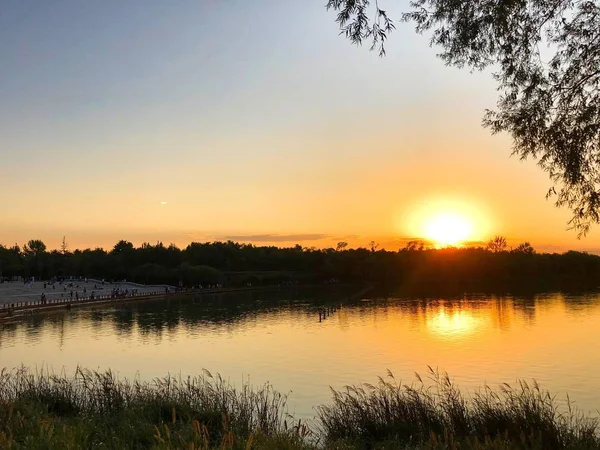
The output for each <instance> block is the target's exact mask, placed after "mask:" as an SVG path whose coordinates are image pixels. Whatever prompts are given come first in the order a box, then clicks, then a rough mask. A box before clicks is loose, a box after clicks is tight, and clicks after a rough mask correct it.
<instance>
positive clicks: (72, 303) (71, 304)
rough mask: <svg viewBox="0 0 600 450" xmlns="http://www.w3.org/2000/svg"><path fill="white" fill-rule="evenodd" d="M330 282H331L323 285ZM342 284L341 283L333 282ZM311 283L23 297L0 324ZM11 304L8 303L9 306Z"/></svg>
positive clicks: (1, 311)
mask: <svg viewBox="0 0 600 450" xmlns="http://www.w3.org/2000/svg"><path fill="white" fill-rule="evenodd" d="M325 286H332V285H325ZM336 286H343V285H336ZM311 287H323V286H322V285H298V286H249V287H240V288H207V289H190V290H185V291H176V292H163V291H155V292H146V293H137V294H133V295H129V296H127V297H112V296H110V295H106V296H99V297H96V298H94V299H89V298H87V299H80V300H72V299H63V298H59V299H49V300H47V302H46V303H45V304H42V302H41V301H40V300H36V301H24V302H14V303H4V304H1V305H0V324H3V323H7V322H11V321H13V320H19V319H22V318H23V317H27V316H31V315H33V314H38V313H45V312H50V311H56V310H61V309H63V310H64V309H66V310H70V309H72V308H77V307H79V308H82V307H91V306H102V305H113V304H120V303H126V302H131V301H144V300H158V299H164V298H168V297H181V296H190V295H214V294H227V293H232V292H252V291H265V290H274V289H277V290H278V289H286V288H311ZM373 288H374V286H373V285H368V286H366V287H364V288H362V289H360V290H359V291H357V292H355V293H354V294H352V295H350V296H348V297H347V298H346V300H351V299H354V298H356V297H358V296H361V295H364V294H366V293H367V292H369V291H370V290H372V289H373ZM11 305H12V306H11Z"/></svg>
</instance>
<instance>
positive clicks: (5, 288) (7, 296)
mask: <svg viewBox="0 0 600 450" xmlns="http://www.w3.org/2000/svg"><path fill="white" fill-rule="evenodd" d="M70 283H72V284H73V285H72V286H70ZM44 285H45V286H46V287H44ZM113 289H119V290H120V291H125V290H128V291H130V292H131V291H132V290H137V293H138V294H144V293H151V292H158V291H164V289H165V286H164V285H140V284H137V283H129V282H118V283H106V282H105V283H104V285H103V284H102V282H101V281H99V280H92V279H88V280H87V282H86V281H84V280H81V281H79V280H68V281H65V282H64V283H63V284H62V285H61V284H59V283H56V284H55V285H54V287H53V286H52V284H50V283H48V282H46V283H45V282H43V281H35V282H33V283H29V284H24V283H23V282H22V281H9V282H4V283H0V304H5V303H16V302H30V301H37V300H40V299H41V297H42V293H45V294H46V298H47V299H48V300H53V299H59V298H64V299H67V298H70V296H71V291H73V298H75V297H76V295H79V297H80V298H82V297H89V296H90V294H91V293H92V292H94V294H95V295H96V296H105V295H110V293H111V292H112V290H113Z"/></svg>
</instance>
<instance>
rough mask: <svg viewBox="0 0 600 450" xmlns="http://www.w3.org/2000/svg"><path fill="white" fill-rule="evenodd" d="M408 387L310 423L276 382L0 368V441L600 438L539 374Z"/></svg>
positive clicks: (549, 445)
mask: <svg viewBox="0 0 600 450" xmlns="http://www.w3.org/2000/svg"><path fill="white" fill-rule="evenodd" d="M430 376H431V378H430V380H431V383H429V384H428V385H426V384H425V383H422V384H418V385H415V386H411V387H409V386H405V385H401V384H400V383H397V382H396V381H395V380H394V379H393V377H391V374H390V376H388V377H387V378H386V379H385V380H383V379H382V380H380V382H379V384H377V385H376V386H355V387H349V388H347V390H345V391H342V392H338V391H333V398H332V400H331V401H330V402H329V403H328V404H326V405H322V406H318V407H317V408H316V414H317V415H316V417H315V420H314V422H311V423H302V422H298V421H295V420H294V419H293V418H292V417H290V416H289V415H288V414H287V400H288V398H287V397H286V396H285V395H282V394H280V393H279V392H277V391H276V390H275V389H274V388H273V387H272V386H270V385H268V384H267V385H264V386H262V387H258V388H252V387H251V386H248V385H243V386H239V387H237V388H236V387H235V386H233V385H231V384H229V383H228V382H226V381H225V380H223V379H222V378H221V377H220V376H218V375H216V376H213V375H212V374H210V373H209V372H206V371H205V372H204V373H203V374H202V375H201V376H198V377H195V378H186V379H178V378H173V377H166V378H162V379H156V380H154V381H153V382H151V383H145V382H141V381H139V380H137V379H135V380H120V379H118V378H117V376H116V375H115V374H114V373H112V372H110V371H109V372H93V371H88V370H84V369H78V370H77V371H76V372H75V374H74V375H73V376H66V375H64V374H62V375H54V374H50V373H34V372H30V371H28V370H27V369H25V368H21V369H15V370H12V371H9V370H6V369H4V370H3V371H2V372H1V373H0V448H6V449H33V448H43V449H48V450H54V449H57V450H58V449H61V450H62V449H68V448H71V449H79V448H100V447H102V448H114V449H121V448H128V449H184V448H185V449H204V450H211V449H229V450H234V449H236V450H237V449H240V450H242V449H265V450H285V449H287V450H316V449H332V450H342V449H345V450H359V449H380V450H384V449H420V448H423V449H440V450H441V449H461V448H468V449H490V450H492V449H535V450H538V449H540V450H541V449H544V450H559V449H598V448H600V436H599V434H598V425H597V422H596V421H595V420H594V419H591V418H586V417H584V416H582V415H579V414H578V413H576V412H574V411H559V408H558V406H557V402H555V400H554V398H553V397H552V396H551V395H550V394H549V393H547V392H545V391H544V390H542V389H541V388H539V386H538V385H537V384H533V385H528V384H526V383H524V382H521V383H519V384H518V386H517V387H515V388H512V387H509V386H503V387H502V388H501V389H499V390H491V389H487V390H483V391H481V392H480V393H479V394H475V395H474V396H472V397H470V398H468V399H467V398H465V397H463V395H462V394H461V392H460V391H459V390H458V389H457V388H456V386H454V385H453V384H452V383H451V381H450V379H449V378H448V377H447V375H444V374H437V373H434V372H432V373H430Z"/></svg>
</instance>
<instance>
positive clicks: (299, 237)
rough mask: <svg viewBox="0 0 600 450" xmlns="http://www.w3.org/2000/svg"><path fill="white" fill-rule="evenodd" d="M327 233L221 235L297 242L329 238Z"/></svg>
mask: <svg viewBox="0 0 600 450" xmlns="http://www.w3.org/2000/svg"><path fill="white" fill-rule="evenodd" d="M330 238H331V236H330V235H328V234H319V233H313V234H241V235H234V236H223V239H224V240H228V241H238V242H239V241H241V242H299V241H319V240H322V239H330Z"/></svg>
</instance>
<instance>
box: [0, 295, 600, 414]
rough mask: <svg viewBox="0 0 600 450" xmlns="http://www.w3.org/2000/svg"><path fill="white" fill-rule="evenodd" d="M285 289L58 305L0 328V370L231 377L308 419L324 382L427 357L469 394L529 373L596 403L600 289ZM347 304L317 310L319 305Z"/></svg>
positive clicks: (599, 393) (418, 367)
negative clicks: (361, 292) (352, 294)
mask: <svg viewBox="0 0 600 450" xmlns="http://www.w3.org/2000/svg"><path fill="white" fill-rule="evenodd" d="M347 294H348V292H344V291H343V290H341V289H340V288H330V289H327V290H314V289H288V290H272V291H263V292H258V291H253V292H245V293H236V294H233V293H232V294H219V295H212V296H204V297H195V298H192V297H171V298H169V299H165V300H154V301H146V302H136V303H124V304H120V305H117V306H114V307H110V308H103V309H96V310H94V309H75V310H72V311H64V312H55V313H52V314H47V315H39V316H33V317H29V318H27V319H23V320H22V321H19V322H15V323H10V324H3V325H0V367H8V368H12V367H15V366H19V365H21V363H23V364H25V365H27V366H30V367H32V368H35V367H37V368H40V367H45V368H51V369H52V370H53V371H54V372H59V371H61V370H62V369H65V370H66V372H67V373H72V372H73V371H74V369H75V367H76V366H77V365H81V366H83V367H86V368H91V369H98V368H99V369H108V368H110V369H112V370H113V371H115V372H117V373H118V375H119V377H132V376H139V377H140V378H142V379H151V378H153V377H157V376H164V375H166V374H167V373H170V374H175V375H179V374H181V375H184V376H186V375H189V374H191V375H195V374H200V373H201V371H202V370H203V369H207V370H209V371H211V372H212V373H220V374H221V375H222V376H223V377H224V378H226V379H229V380H230V381H231V382H232V383H234V384H236V385H240V384H242V383H243V382H244V381H248V380H249V381H250V383H251V384H253V385H261V384H263V383H264V382H267V381H268V382H270V383H272V384H273V385H274V387H275V388H276V389H278V390H279V391H281V392H290V391H291V393H290V398H289V402H288V403H289V408H290V412H291V413H292V414H294V415H295V416H296V417H297V418H303V419H306V418H310V417H313V416H314V409H313V407H314V406H315V405H318V404H321V403H324V402H327V401H328V400H329V398H330V390H329V386H332V387H335V388H342V387H343V386H344V385H347V384H357V383H361V382H369V383H376V382H377V377H378V376H385V375H386V373H387V370H388V369H389V370H390V371H392V372H393V373H394V375H395V376H396V378H397V379H401V380H402V381H403V382H406V383H409V384H410V383H413V382H414V381H415V380H416V379H415V375H414V373H415V372H418V373H420V374H421V375H426V373H427V366H428V365H430V366H432V367H438V368H439V369H440V370H444V371H448V373H449V374H450V376H451V378H452V379H454V380H455V381H456V382H457V384H458V385H459V386H461V387H463V388H465V389H467V390H469V391H470V392H472V391H473V390H475V389H476V388H477V387H481V386H482V385H483V383H487V384H489V385H490V386H493V387H495V386H497V385H498V384H500V383H504V382H507V383H510V384H514V382H515V380H516V379H518V378H525V379H527V380H531V379H532V378H534V379H536V380H537V381H538V382H539V383H540V384H541V385H542V387H543V388H547V389H549V390H551V392H552V393H554V394H557V395H558V397H559V398H565V397H566V394H567V393H568V394H569V396H570V398H571V400H572V401H574V402H575V404H576V406H578V407H579V408H580V409H582V410H584V411H585V412H588V413H593V414H596V412H597V410H598V409H600V389H598V388H599V387H600V352H599V351H598V338H599V337H600V296H599V295H597V294H594V295H578V296H566V295H561V294H545V295H538V296H531V297H526V298H525V297H523V298H521V297H500V296H470V297H465V298H459V299H457V298H439V299H438V298H430V299H408V298H372V299H357V300H353V301H344V299H345V298H346V296H347ZM325 304H329V305H340V304H341V305H342V306H341V307H340V308H338V309H336V310H335V311H333V312H331V313H330V315H329V316H328V317H326V318H325V319H322V320H321V321H320V320H319V310H320V309H321V308H323V305H325Z"/></svg>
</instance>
